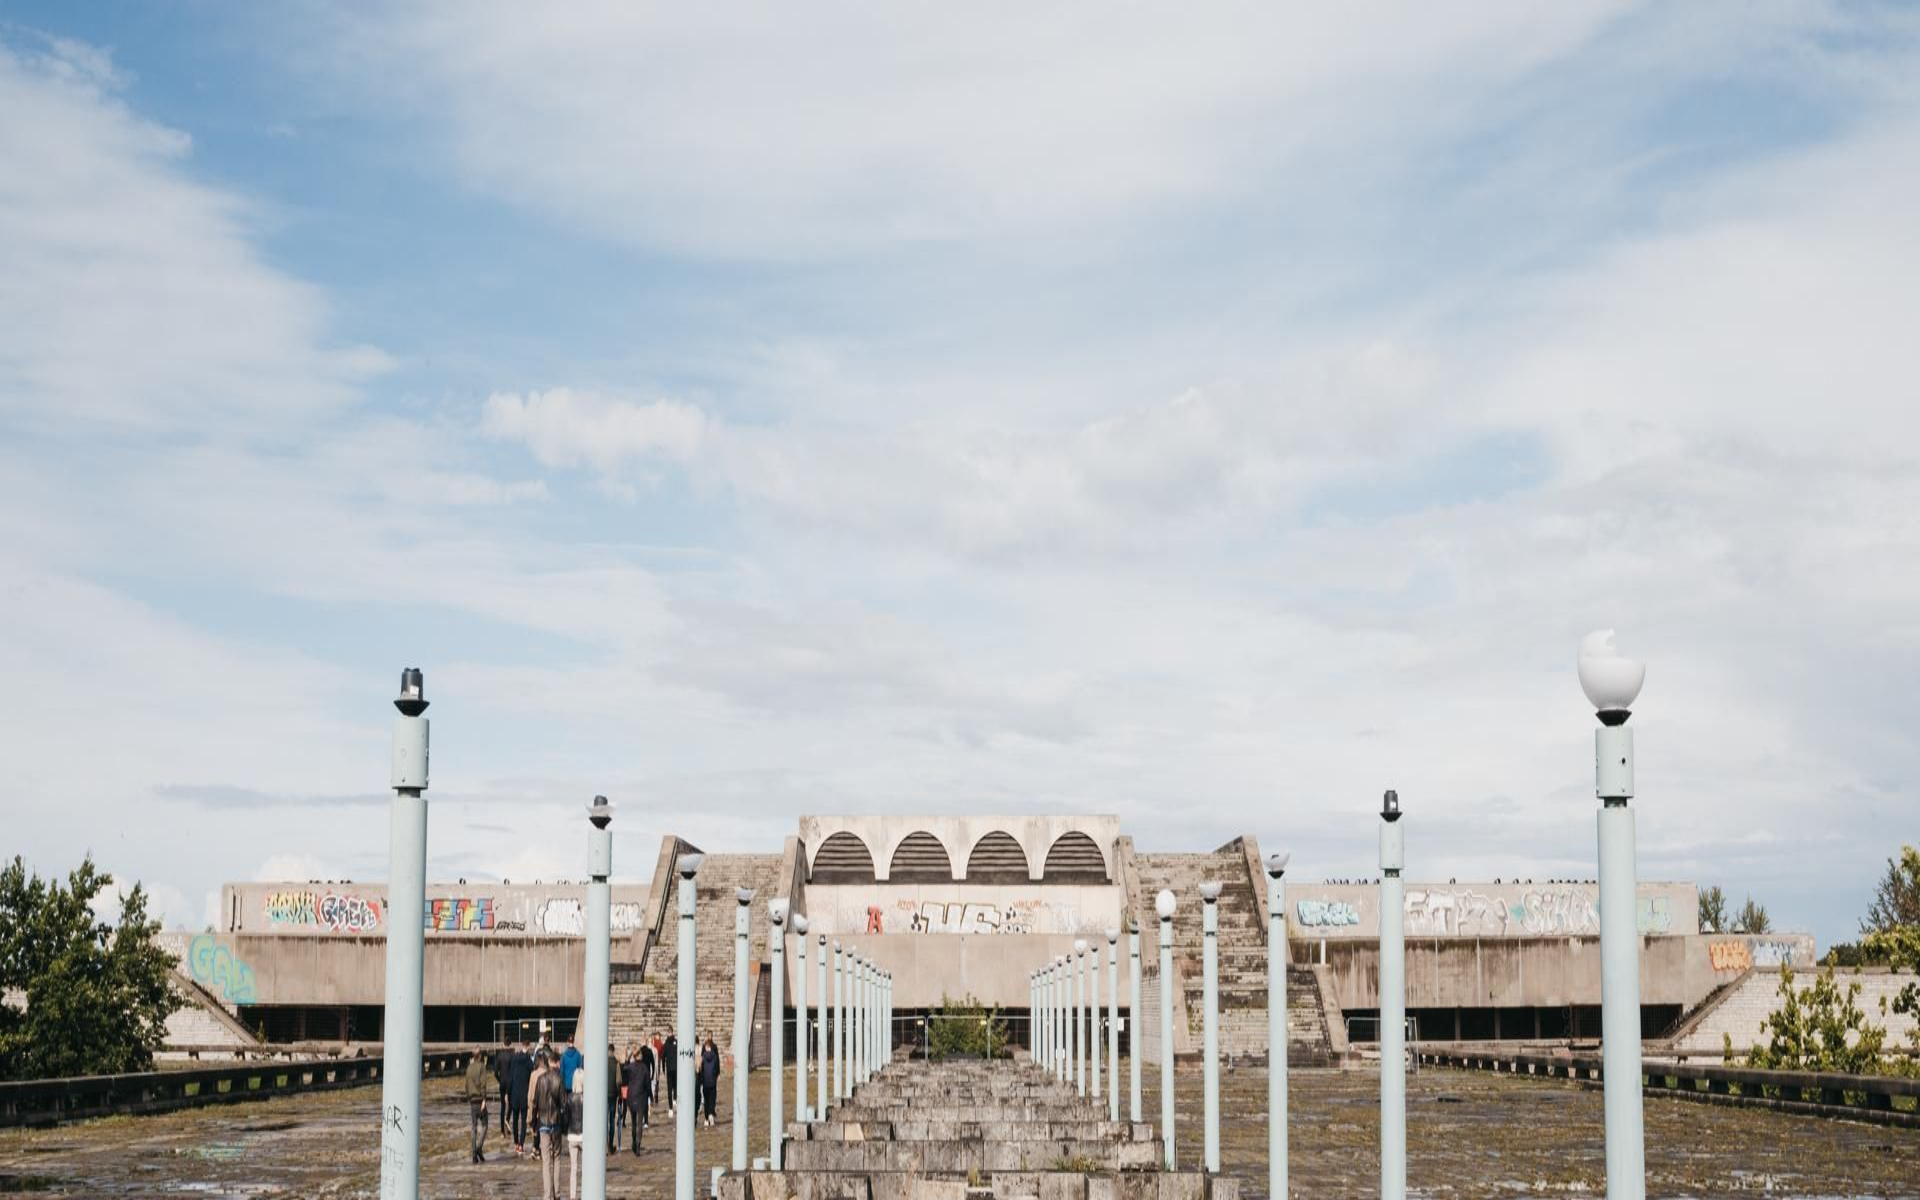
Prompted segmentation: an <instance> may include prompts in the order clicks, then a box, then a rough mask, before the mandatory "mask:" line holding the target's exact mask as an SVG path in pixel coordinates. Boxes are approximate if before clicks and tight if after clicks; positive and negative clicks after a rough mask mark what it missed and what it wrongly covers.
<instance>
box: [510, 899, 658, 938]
mask: <svg viewBox="0 0 1920 1200" xmlns="http://www.w3.org/2000/svg"><path fill="white" fill-rule="evenodd" d="M645 910H646V905H644V904H636V903H620V904H615V905H613V906H612V907H611V909H610V911H609V918H610V919H609V924H610V926H611V927H612V930H613V932H614V933H615V934H623V933H632V932H633V931H634V930H636V929H639V928H640V927H641V925H642V924H643V923H644V921H645V917H644V915H643V914H644V912H645ZM534 927H535V928H536V929H537V930H538V931H539V932H541V933H545V934H551V935H553V936H556V937H584V936H585V935H586V932H587V910H586V904H585V902H584V901H582V900H579V899H576V898H574V897H572V896H557V897H555V898H554V899H552V900H548V901H547V902H546V903H544V904H542V905H541V906H540V913H539V916H538V917H537V918H536V920H535V923H534Z"/></svg>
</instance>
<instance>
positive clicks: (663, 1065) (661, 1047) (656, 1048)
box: [647, 1030, 667, 1119]
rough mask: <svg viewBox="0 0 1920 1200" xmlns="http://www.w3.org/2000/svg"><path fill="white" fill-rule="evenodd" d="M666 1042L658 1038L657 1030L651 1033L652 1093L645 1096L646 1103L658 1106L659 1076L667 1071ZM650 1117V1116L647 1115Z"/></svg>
mask: <svg viewBox="0 0 1920 1200" xmlns="http://www.w3.org/2000/svg"><path fill="white" fill-rule="evenodd" d="M666 1050H667V1048H666V1043H664V1042H662V1041H661V1040H660V1034H659V1031H657V1030H656V1031H655V1032H654V1035H653V1095H651V1096H649V1097H647V1103H648V1104H649V1105H650V1106H652V1107H654V1108H658V1107H660V1077H661V1076H662V1075H665V1074H666V1073H667V1059H666ZM649 1119H651V1116H649Z"/></svg>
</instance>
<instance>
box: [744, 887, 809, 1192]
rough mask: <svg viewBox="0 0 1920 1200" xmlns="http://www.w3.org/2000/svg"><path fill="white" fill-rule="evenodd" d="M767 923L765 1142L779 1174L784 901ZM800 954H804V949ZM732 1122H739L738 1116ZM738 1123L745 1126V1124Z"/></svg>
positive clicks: (770, 909)
mask: <svg viewBox="0 0 1920 1200" xmlns="http://www.w3.org/2000/svg"><path fill="white" fill-rule="evenodd" d="M767 920H768V922H769V923H770V925H771V928H769V929H768V930H767V941H768V942H769V943H770V945H769V947H768V948H769V949H770V950H771V951H772V954H771V956H770V957H771V958H772V959H773V981H772V985H773V986H772V991H773V995H772V1003H771V1004H769V1005H768V1007H767V1019H768V1020H769V1021H771V1022H772V1025H773V1027H772V1028H771V1029H769V1030H768V1031H767V1033H768V1035H769V1036H770V1038H771V1046H770V1053H769V1054H768V1056H767V1057H768V1058H770V1059H772V1067H773V1069H772V1070H771V1071H770V1072H769V1075H770V1076H771V1077H770V1078H769V1079H768V1080H767V1093H768V1095H767V1140H768V1143H769V1145H768V1147H767V1165H768V1166H770V1167H772V1168H773V1169H774V1170H776V1171H778V1170H780V1147H781V1144H782V1143H783V1142H785V1140H786V1139H785V1138H784V1137H782V1136H781V1134H782V1133H783V1132H784V1131H785V1128H786V1123H787V1114H786V1107H787V1098H786V1092H787V902H786V901H785V900H775V901H773V902H772V903H770V904H768V905H767ZM806 944H807V939H806V935H805V934H802V935H801V937H800V945H801V946H803V947H804V946H805V945H806ZM802 953H805V951H804V950H803V951H802ZM800 971H801V978H802V979H804V978H806V967H805V966H802V967H801V968H800ZM800 986H801V988H802V990H803V992H804V989H805V988H806V984H804V983H803V984H801V985H800ZM802 1019H803V1020H804V1019H805V1018H804V1017H803V1018H802ZM806 1044H807V1037H806V1035H805V1034H804V1033H803V1034H801V1035H800V1045H801V1046H803V1047H804V1046H805V1045H806ZM805 1053H806V1052H805V1051H804V1050H802V1051H801V1054H802V1055H803V1056H804V1055H805ZM800 1094H801V1096H802V1097H805V1095H806V1086H805V1085H804V1084H803V1085H801V1089H800ZM800 1104H801V1105H802V1106H804V1105H805V1104H806V1100H805V1099H804V1098H803V1099H802V1100H801V1101H800ZM734 1119H735V1121H736V1122H739V1118H738V1117H736V1118H734ZM739 1123H741V1124H745V1122H739Z"/></svg>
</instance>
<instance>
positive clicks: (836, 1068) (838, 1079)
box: [833, 942, 847, 1102]
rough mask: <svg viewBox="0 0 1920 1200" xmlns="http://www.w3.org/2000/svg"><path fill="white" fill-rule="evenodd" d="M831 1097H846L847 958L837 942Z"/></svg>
mask: <svg viewBox="0 0 1920 1200" xmlns="http://www.w3.org/2000/svg"><path fill="white" fill-rule="evenodd" d="M833 1098H834V1100H835V1101H836V1102H837V1101H841V1100H845V1099H846V1098H847V960H846V951H845V950H844V949H843V948H842V947H841V945H840V943H839V942H835V943H834V944H833Z"/></svg>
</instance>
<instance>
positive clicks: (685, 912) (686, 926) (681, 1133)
mask: <svg viewBox="0 0 1920 1200" xmlns="http://www.w3.org/2000/svg"><path fill="white" fill-rule="evenodd" d="M704 861H706V857H705V856H704V855H700V854H682V855H680V856H678V858H677V859H676V860H675V864H674V865H675V869H676V870H677V871H679V873H680V894H679V908H680V979H679V1005H678V1011H677V1013H676V1014H675V1019H674V1024H675V1026H676V1027H677V1028H676V1030H675V1032H674V1040H675V1041H676V1042H677V1043H678V1046H679V1049H678V1052H677V1054H676V1057H677V1058H678V1060H679V1061H677V1062H675V1063H674V1064H673V1069H674V1072H675V1074H674V1081H675V1082H674V1091H675V1092H676V1093H677V1094H678V1095H679V1097H680V1103H679V1105H678V1106H677V1108H676V1109H675V1112H674V1123H673V1197H674V1200H693V1056H694V1052H695V1047H694V1044H693V1039H694V1038H695V1037H696V1036H698V1033H699V1031H698V1030H696V1029H695V1028H694V1024H693V1022H694V1011H693V971H694V961H693V956H694V954H695V953H696V951H697V949H698V943H697V942H696V941H695V939H694V936H693V935H694V925H693V909H694V901H695V900H696V899H697V896H698V893H697V891H696V889H695V887H694V883H693V877H694V876H695V875H697V874H698V873H699V871H700V864H701V863H702V862H704Z"/></svg>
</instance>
